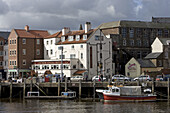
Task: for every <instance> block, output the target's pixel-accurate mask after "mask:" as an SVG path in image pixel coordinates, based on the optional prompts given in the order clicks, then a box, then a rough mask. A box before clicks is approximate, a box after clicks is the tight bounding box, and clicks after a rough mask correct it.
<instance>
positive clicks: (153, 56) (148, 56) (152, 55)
mask: <svg viewBox="0 0 170 113" xmlns="http://www.w3.org/2000/svg"><path fill="white" fill-rule="evenodd" d="M161 54H162V52H155V53H149V54H148V55H147V56H146V57H145V59H156V58H158V57H159V56H160V55H161Z"/></svg>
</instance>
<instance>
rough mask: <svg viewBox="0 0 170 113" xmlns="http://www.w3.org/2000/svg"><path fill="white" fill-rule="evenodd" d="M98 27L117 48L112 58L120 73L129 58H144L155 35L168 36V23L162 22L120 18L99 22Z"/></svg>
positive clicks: (169, 32) (169, 33) (169, 24)
mask: <svg viewBox="0 0 170 113" xmlns="http://www.w3.org/2000/svg"><path fill="white" fill-rule="evenodd" d="M100 29H101V30H102V32H103V33H104V34H105V35H106V36H109V37H111V38H113V46H114V47H116V48H117V50H115V51H117V54H115V55H113V59H114V62H115V63H116V70H117V72H119V73H122V74H123V73H124V69H125V68H124V66H125V64H126V63H127V61H129V60H130V58H132V57H134V58H136V59H140V58H144V57H145V56H146V55H147V54H149V53H150V52H151V47H150V45H151V44H152V43H153V41H154V40H155V38H156V37H160V38H167V37H169V36H170V23H163V22H162V23H158V22H144V21H124V20H121V21H115V22H109V23H104V24H101V25H100ZM114 47H113V48H114ZM114 53H115V52H114ZM117 61H118V62H117Z"/></svg>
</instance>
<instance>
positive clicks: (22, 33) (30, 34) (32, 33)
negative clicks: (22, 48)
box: [14, 29, 49, 38]
mask: <svg viewBox="0 0 170 113" xmlns="http://www.w3.org/2000/svg"><path fill="white" fill-rule="evenodd" d="M14 30H15V32H16V33H17V35H18V37H23V38H44V37H47V36H48V35H49V33H48V31H45V30H29V31H26V30H25V29H14Z"/></svg>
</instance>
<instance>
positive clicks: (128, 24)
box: [100, 20, 170, 29]
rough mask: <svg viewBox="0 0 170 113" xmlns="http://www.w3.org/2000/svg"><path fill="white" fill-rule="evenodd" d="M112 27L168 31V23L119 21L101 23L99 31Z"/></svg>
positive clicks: (169, 25) (169, 24) (169, 26)
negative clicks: (164, 29) (162, 29)
mask: <svg viewBox="0 0 170 113" xmlns="http://www.w3.org/2000/svg"><path fill="white" fill-rule="evenodd" d="M114 27H137V28H166V29H167V28H169V29H170V23H162V22H161V23H157V22H147V21H128V20H120V21H113V22H108V23H103V24H101V25H100V29H105V28H114Z"/></svg>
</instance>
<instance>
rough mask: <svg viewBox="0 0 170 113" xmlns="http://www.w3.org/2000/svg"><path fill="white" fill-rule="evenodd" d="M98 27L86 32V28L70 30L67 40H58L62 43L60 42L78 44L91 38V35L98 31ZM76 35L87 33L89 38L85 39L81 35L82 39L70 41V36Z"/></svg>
mask: <svg viewBox="0 0 170 113" xmlns="http://www.w3.org/2000/svg"><path fill="white" fill-rule="evenodd" d="M96 30H97V29H91V30H89V31H88V32H87V33H85V31H84V30H78V31H70V32H69V33H67V34H66V35H64V36H66V40H65V41H64V42H61V41H60V42H58V43H57V44H58V45H60V44H78V43H86V42H87V41H88V40H89V39H90V36H91V35H92V34H93V33H94V32H95V31H96ZM75 35H87V40H83V37H82V36H81V37H80V40H79V41H76V38H74V40H73V41H68V38H67V37H68V36H75Z"/></svg>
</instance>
